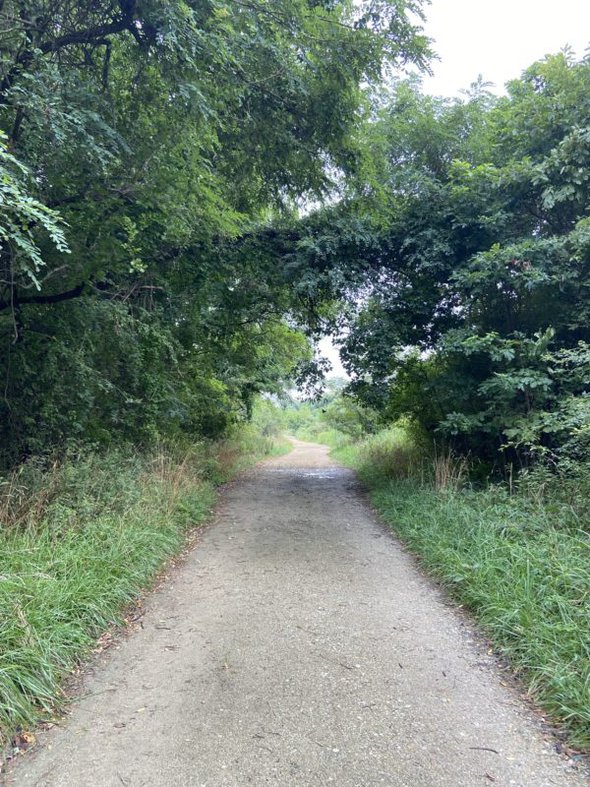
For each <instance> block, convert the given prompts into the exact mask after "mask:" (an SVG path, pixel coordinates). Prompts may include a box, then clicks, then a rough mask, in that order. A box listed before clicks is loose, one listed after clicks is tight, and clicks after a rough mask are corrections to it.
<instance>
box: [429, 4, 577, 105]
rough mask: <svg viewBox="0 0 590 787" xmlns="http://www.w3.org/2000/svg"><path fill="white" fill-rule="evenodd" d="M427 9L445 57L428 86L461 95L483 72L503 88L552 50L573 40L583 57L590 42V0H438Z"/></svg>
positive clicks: (434, 91) (499, 89)
mask: <svg viewBox="0 0 590 787" xmlns="http://www.w3.org/2000/svg"><path fill="white" fill-rule="evenodd" d="M425 10H426V16H427V22H426V25H425V33H426V35H428V36H429V37H430V38H433V39H434V44H433V48H434V50H435V52H436V53H437V54H438V56H439V57H440V60H439V61H435V62H433V64H432V67H433V70H434V72H435V73H434V77H425V79H424V90H425V91H426V92H428V93H432V94H436V95H441V96H455V95H457V94H458V92H459V90H461V89H462V88H466V87H469V85H470V83H471V82H474V81H475V79H476V78H477V76H478V74H482V75H483V77H484V79H485V80H487V81H489V82H494V83H495V86H496V87H495V91H496V92H502V90H503V86H504V83H505V82H507V81H508V80H510V79H516V78H517V77H519V76H520V74H521V73H522V71H524V69H525V68H527V67H528V66H530V65H531V64H532V63H534V62H535V61H536V60H539V59H541V58H542V57H544V56H545V55H546V54H554V53H555V52H559V50H560V49H563V47H564V46H565V45H566V44H570V45H571V46H572V47H573V49H574V51H575V53H576V55H577V56H578V57H582V56H583V55H584V52H585V50H586V48H587V47H588V46H589V44H590V0H559V2H555V0H551V2H550V1H549V0H493V1H492V2H490V0H432V2H431V4H430V5H429V6H428V5H427V6H426V9H425Z"/></svg>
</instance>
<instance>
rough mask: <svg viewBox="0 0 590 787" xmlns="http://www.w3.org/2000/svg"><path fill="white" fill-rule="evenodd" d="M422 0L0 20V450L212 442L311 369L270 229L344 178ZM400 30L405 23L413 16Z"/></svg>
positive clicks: (105, 11) (101, 10) (405, 49)
mask: <svg viewBox="0 0 590 787" xmlns="http://www.w3.org/2000/svg"><path fill="white" fill-rule="evenodd" d="M419 14H420V0H407V1H406V0H397V1H396V2H381V0H366V1H365V2H362V3H352V2H349V1H348V0H345V1H343V2H340V1H339V0H326V1H325V2H322V1H319V0H272V2H270V1H269V0H244V1H243V2H241V1H240V2H238V1H236V2H231V3H230V2H226V0H205V1H204V2H201V1H199V2H185V0H178V1H175V2H165V3H164V2H161V0H117V1H115V2H111V0H98V2H92V3H90V2H81V3H80V2H71V0H51V2H48V1H47V0H24V2H23V0H18V2H11V0H4V2H1V3H0V130H1V133H2V135H1V136H0V167H1V170H2V171H1V174H0V204H1V205H2V213H1V216H0V365H1V366H2V370H3V397H2V400H1V401H0V423H1V426H0V430H1V432H0V442H1V444H2V447H3V448H2V453H3V454H4V461H5V462H6V461H8V462H10V461H14V460H15V459H18V458H20V457H22V456H25V455H27V454H28V453H30V452H31V451H38V450H44V449H45V448H46V447H48V446H52V445H56V444H57V445H59V444H60V443H63V441H66V440H69V439H71V438H83V439H90V440H94V441H98V442H101V441H104V440H107V441H108V440H111V439H120V438H122V439H130V440H134V441H135V440H143V439H153V438H154V437H155V436H156V435H158V434H171V433H174V430H188V431H191V430H194V433H195V434H211V435H213V434H219V433H222V432H223V430H224V428H226V426H227V425H228V424H229V423H231V422H232V420H233V419H235V418H236V417H239V416H240V413H242V412H246V413H247V411H248V408H249V402H250V401H251V397H252V396H253V395H254V393H255V392H257V391H262V390H266V391H272V390H275V389H276V388H277V386H280V385H281V381H283V380H285V379H286V378H288V377H289V376H293V375H294V374H296V373H297V369H298V368H300V367H302V366H303V365H305V364H306V363H308V362H309V360H310V349H309V344H308V342H307V341H305V340H303V339H302V338H301V335H300V333H298V328H299V327H300V326H301V324H302V323H301V319H300V318H301V316H302V314H303V312H305V311H306V310H307V311H309V309H308V306H309V304H307V305H306V304H305V303H304V302H303V300H302V299H301V298H300V297H299V296H298V295H295V294H294V293H293V288H292V281H291V280H290V278H289V276H288V275H287V274H286V270H285V269H284V266H283V263H282V260H281V258H280V253H279V252H277V250H276V249H274V248H271V244H269V243H268V237H269V233H268V232H267V229H268V228H270V227H271V225H272V223H273V221H275V220H276V219H277V218H278V217H283V219H282V221H285V220H287V219H288V217H292V218H293V219H294V217H296V214H297V210H298V207H297V206H298V205H300V204H302V203H303V202H310V201H311V200H321V199H322V198H323V197H324V196H326V195H327V194H328V193H329V192H330V191H331V189H332V188H333V184H334V183H335V182H336V181H341V180H342V178H343V177H344V175H345V174H346V173H353V172H355V171H357V170H358V169H359V166H360V165H359V161H360V158H361V156H362V145H361V144H360V137H361V130H362V127H363V124H364V122H365V118H366V115H367V113H368V112H369V100H368V98H367V95H368V92H369V90H370V86H371V85H373V84H376V83H377V82H378V81H379V80H380V78H381V75H382V73H383V72H384V69H387V68H389V67H391V66H392V65H393V64H402V63H409V62H411V63H415V64H417V65H418V66H422V65H423V64H424V63H425V58H426V57H427V54H428V52H427V42H426V40H425V39H424V38H423V37H422V36H421V35H420V32H419V29H418V27H417V21H418V22H419ZM416 20H417V21H416Z"/></svg>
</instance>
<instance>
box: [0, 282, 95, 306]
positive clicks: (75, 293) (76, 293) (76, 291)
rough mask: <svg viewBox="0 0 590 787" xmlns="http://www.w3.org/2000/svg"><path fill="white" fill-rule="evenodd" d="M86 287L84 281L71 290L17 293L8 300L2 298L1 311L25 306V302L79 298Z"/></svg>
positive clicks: (46, 301) (38, 302) (37, 302)
mask: <svg viewBox="0 0 590 787" xmlns="http://www.w3.org/2000/svg"><path fill="white" fill-rule="evenodd" d="M85 288H86V282H82V283H81V284H78V285H76V287H73V288H72V289H71V290H67V291H66V292H59V293H55V294H54V295H25V296H23V297H19V295H18V294H16V293H15V294H14V297H13V298H9V299H8V300H0V311H4V310H5V309H12V308H16V307H17V306H23V305H25V304H36V305H46V304H50V303H61V302H62V301H70V300H72V299H73V298H79V297H80V295H82V293H83V292H84V289H85Z"/></svg>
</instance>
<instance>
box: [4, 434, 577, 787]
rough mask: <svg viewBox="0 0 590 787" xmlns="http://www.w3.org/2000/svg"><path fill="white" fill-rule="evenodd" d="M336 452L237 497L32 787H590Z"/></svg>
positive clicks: (99, 670) (306, 459) (24, 781)
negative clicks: (373, 509)
mask: <svg viewBox="0 0 590 787" xmlns="http://www.w3.org/2000/svg"><path fill="white" fill-rule="evenodd" d="M501 681H502V674H501V672H500V671H499V670H498V669H497V667H496V666H495V664H494V661H493V659H492V658H490V657H489V656H488V655H487V653H486V651H485V648H484V647H483V645H482V644H481V643H480V642H479V641H478V639H477V638H476V637H474V636H473V634H472V633H471V630H470V627H469V625H468V624H467V623H465V621H464V620H463V617H462V615H461V613H460V612H457V611H454V610H453V609H451V608H450V607H449V605H448V604H446V603H445V601H444V599H443V598H442V595H441V593H440V592H439V591H438V590H437V589H436V587H434V586H433V584H432V583H431V582H430V581H429V580H428V579H426V578H424V577H423V576H422V575H421V574H420V573H419V572H418V571H417V570H416V567H415V564H414V562H413V560H412V559H411V558H410V557H409V556H408V555H406V554H405V553H404V551H403V550H402V549H401V548H400V546H399V544H398V543H397V542H396V540H395V539H394V538H393V537H392V536H391V535H390V534H389V533H388V532H386V530H385V528H384V527H383V526H382V525H381V524H380V523H379V522H378V521H377V519H376V517H375V515H374V514H373V513H372V512H371V510H370V509H369V507H368V506H367V505H366V503H365V502H364V500H363V498H362V497H361V496H360V495H359V492H358V488H357V485H356V482H355V479H354V476H353V475H352V473H351V472H349V471H348V470H345V469H342V468H340V467H338V466H336V465H335V464H334V463H333V462H332V461H331V460H330V459H329V458H328V456H327V450H326V449H325V448H323V447H320V446H312V445H309V444H305V443H300V442H297V443H296V446H295V449H294V451H293V452H292V453H291V454H290V455H289V456H287V457H283V458H281V459H274V460H271V461H267V462H265V463H263V464H261V465H259V466H258V467H257V468H256V469H255V470H253V471H250V472H248V473H246V474H245V475H244V476H242V478H240V479H239V480H238V481H237V482H234V483H232V484H230V485H229V486H228V487H227V488H226V490H225V492H224V495H223V500H222V503H221V505H220V507H219V508H218V512H217V516H216V519H215V521H214V522H213V523H212V524H211V525H210V526H209V527H208V528H206V529H205V530H204V531H203V533H202V535H201V537H200V539H199V543H198V545H197V547H196V548H195V549H194V550H193V551H192V552H191V553H190V555H189V556H188V558H187V560H186V561H185V562H184V563H183V565H182V566H181V567H180V568H178V569H176V570H174V571H172V573H171V578H170V580H169V582H167V583H166V584H165V585H164V586H163V587H162V588H161V589H160V590H158V591H157V592H155V593H153V594H152V595H151V596H150V597H149V599H148V601H147V602H146V614H145V616H144V619H143V628H142V629H141V630H139V631H137V632H136V633H133V634H132V635H130V636H128V637H124V638H122V639H121V641H120V643H119V646H118V648H111V649H110V650H109V651H107V652H105V653H104V654H103V655H102V656H100V657H98V658H97V659H96V661H95V662H94V663H93V665H92V667H91V668H90V669H89V671H88V675H87V676H86V678H85V680H84V686H83V693H84V696H83V698H81V699H80V700H78V701H77V702H76V703H75V704H74V707H73V709H72V713H71V716H70V718H69V719H68V720H67V721H66V722H64V724H63V725H62V726H61V727H60V728H59V729H55V730H52V731H50V732H49V733H45V734H44V735H42V737H41V740H40V745H39V746H38V748H37V750H36V751H34V752H32V753H30V754H27V755H26V756H24V757H22V758H21V760H20V762H18V763H17V764H16V766H15V767H14V768H13V770H12V771H11V772H10V773H9V775H8V777H7V783H8V784H11V785H16V786H17V787H19V786H20V785H22V786H23V787H24V785H35V786H36V787H57V786H58V785H59V786H60V787H85V786H86V785H88V787H103V786H107V785H108V787H121V785H123V786H125V785H127V786H128V787H141V786H143V785H154V786H155V787H160V786H167V785H176V786H179V787H182V786H184V785H195V787H197V786H198V787H242V786H244V787H245V786H246V785H254V787H257V785H280V786H281V787H291V786H293V787H298V786H299V785H301V786H305V787H323V785H337V786H338V787H377V785H388V786H389V787H401V786H403V787H445V786H447V785H448V786H449V787H478V786H479V785H488V787H489V785H498V786H499V787H500V786H501V787H505V786H508V785H516V786H518V787H551V786H552V785H563V786H564V787H566V786H568V785H569V787H582V785H585V786H586V787H588V784H589V782H588V781H587V780H586V778H585V777H584V776H582V775H581V774H580V773H576V772H575V770H574V769H573V767H572V766H571V763H569V762H568V761H566V760H564V759H562V758H561V757H560V756H559V755H557V754H556V753H555V752H554V750H553V747H554V744H552V742H551V740H550V739H546V737H545V736H544V735H543V733H542V730H541V729H540V726H539V724H538V723H537V722H536V721H535V719H534V718H533V714H532V712H531V711H530V710H529V709H528V708H527V707H526V706H525V705H524V704H522V703H521V701H520V700H519V698H518V697H517V695H516V694H515V692H514V691H513V690H512V689H510V688H509V687H506V686H503V685H502V683H501Z"/></svg>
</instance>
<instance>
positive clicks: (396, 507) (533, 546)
mask: <svg viewBox="0 0 590 787" xmlns="http://www.w3.org/2000/svg"><path fill="white" fill-rule="evenodd" d="M334 455H335V457H336V458H338V459H339V460H340V461H342V462H343V463H344V464H347V465H349V466H351V467H354V468H355V469H356V470H357V471H358V474H359V477H360V479H361V481H362V482H363V483H364V484H365V486H366V487H367V488H368V490H369V491H370V494H371V499H372V502H373V504H374V505H375V507H376V509H377V510H378V511H379V513H380V514H381V516H382V517H383V519H384V520H385V521H386V522H387V523H388V524H389V525H390V526H391V527H392V528H393V529H394V530H395V532H396V533H397V534H398V535H399V536H400V538H401V539H402V540H403V541H404V542H405V543H406V544H407V546H408V547H409V548H410V549H411V550H412V551H413V552H414V553H415V554H417V555H418V556H419V557H420V559H421V561H422V563H423V564H424V565H425V567H426V568H427V569H428V570H429V571H430V572H431V573H432V574H434V575H435V576H436V577H438V578H439V579H440V580H441V581H442V582H443V584H444V585H445V586H446V587H447V588H448V590H449V592H450V594H451V595H452V596H453V597H454V598H455V599H456V600H457V601H459V602H460V603H462V604H464V605H465V606H466V607H467V608H469V609H470V610H471V612H472V613H473V615H474V617H475V618H476V619H477V620H478V621H479V623H480V624H481V625H482V627H483V629H484V630H485V632H486V634H487V635H488V636H489V638H490V639H491V641H492V642H493V643H494V645H495V646H496V647H497V648H498V650H499V651H500V652H501V653H502V654H503V655H504V656H506V657H507V658H508V659H509V661H510V662H511V664H512V665H513V667H514V669H515V671H516V672H517V673H518V674H519V675H520V677H521V678H522V679H523V680H524V682H525V685H526V686H527V687H528V691H529V693H530V695H531V697H532V698H533V699H534V700H535V701H536V702H537V703H538V704H539V705H541V706H542V707H543V708H544V709H545V710H546V711H547V713H548V714H549V715H550V717H551V719H552V720H553V721H554V722H557V723H559V724H560V726H562V727H563V728H564V729H565V730H566V732H567V735H568V739H569V741H570V743H571V745H572V746H573V747H575V748H577V749H580V750H583V751H586V752H588V751H590V539H589V534H588V522H587V519H584V518H580V515H579V511H580V507H579V506H576V505H572V501H571V500H570V501H567V500H565V499H561V500H556V499H553V500H552V499H550V498H549V499H548V498H547V497H546V496H542V497H540V496H535V495H531V494H529V493H527V494H525V493H517V494H513V495H509V494H508V492H507V491H506V490H504V489H503V488H501V487H491V488H489V489H487V490H483V491H474V490H471V489H469V488H468V487H466V488H463V489H457V488H450V489H447V490H442V491H436V490H435V488H434V486H433V484H432V482H431V481H430V480H429V478H431V477H432V476H433V474H432V473H428V472H425V471H424V469H423V468H422V470H419V469H418V463H417V460H416V455H415V452H414V451H413V450H412V447H411V445H409V444H408V443H407V442H406V441H405V440H404V438H403V435H402V436H401V439H400V435H397V436H396V435H395V434H391V433H390V434H389V435H387V434H385V435H380V436H377V437H376V438H372V439H371V440H369V441H368V442H367V443H365V444H364V445H363V446H356V447H350V446H348V447H344V448H341V449H337V450H336V451H335V452H334ZM529 491H530V490H529ZM582 502H583V501H582Z"/></svg>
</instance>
